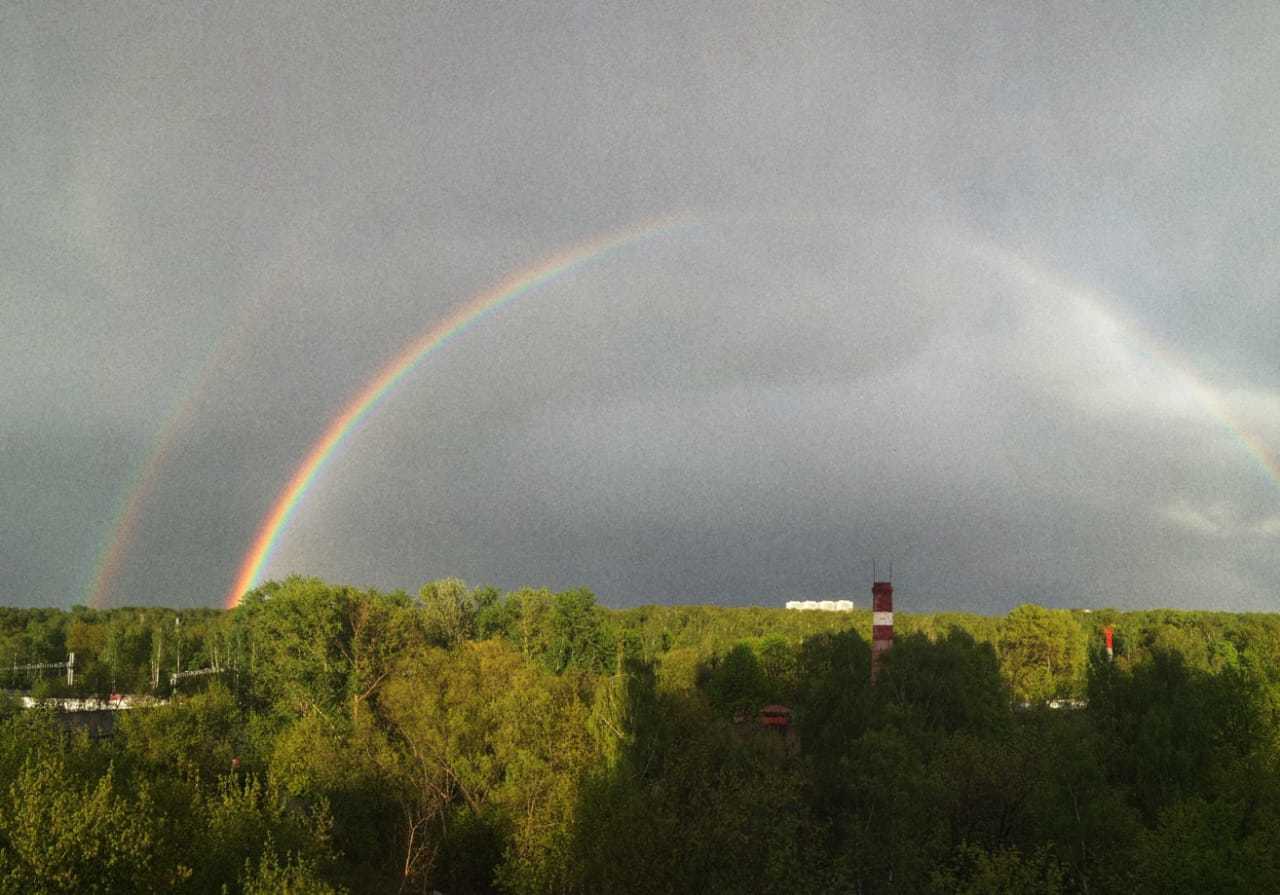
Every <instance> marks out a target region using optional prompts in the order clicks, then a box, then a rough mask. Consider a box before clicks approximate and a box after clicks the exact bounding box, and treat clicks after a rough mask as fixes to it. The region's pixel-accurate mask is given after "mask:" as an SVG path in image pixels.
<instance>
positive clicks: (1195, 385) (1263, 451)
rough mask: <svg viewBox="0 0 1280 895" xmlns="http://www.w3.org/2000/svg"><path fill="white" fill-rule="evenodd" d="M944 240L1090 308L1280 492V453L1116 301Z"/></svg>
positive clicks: (999, 253) (984, 245) (953, 237)
mask: <svg viewBox="0 0 1280 895" xmlns="http://www.w3.org/2000/svg"><path fill="white" fill-rule="evenodd" d="M943 238H944V243H943V244H944V245H945V246H951V247H958V248H961V249H962V250H963V251H965V252H967V253H969V254H970V255H973V256H975V257H977V258H980V259H981V260H983V261H985V262H987V263H989V264H993V265H995V266H996V267H997V268H999V269H1001V270H1003V271H1004V272H1005V273H1007V274H1009V275H1011V276H1013V277H1014V278H1015V279H1017V280H1019V281H1021V282H1022V283H1023V284H1024V285H1026V286H1028V287H1031V288H1033V289H1040V290H1044V291H1046V292H1048V293H1050V294H1056V295H1058V296H1065V297H1068V298H1070V299H1072V300H1074V301H1076V302H1077V303H1079V305H1080V306H1082V307H1084V308H1087V309H1088V310H1089V312H1090V313H1091V314H1093V315H1094V316H1095V317H1097V318H1098V319H1101V320H1103V321H1105V322H1106V323H1107V324H1108V326H1109V327H1110V328H1111V329H1113V330H1115V331H1116V332H1117V333H1119V334H1120V335H1121V336H1122V337H1123V338H1124V340H1125V341H1127V342H1128V343H1129V345H1130V346H1131V347H1133V348H1135V349H1136V350H1137V351H1138V352H1139V353H1141V354H1145V355H1146V356H1147V357H1149V358H1151V359H1152V360H1155V361H1157V362H1158V363H1159V364H1160V365H1161V367H1163V369H1164V370H1165V371H1166V374H1167V375H1168V376H1169V377H1171V378H1172V379H1174V380H1176V381H1177V382H1178V384H1179V385H1181V386H1182V387H1183V388H1184V389H1185V390H1186V391H1187V392H1189V393H1190V394H1191V395H1192V396H1194V398H1195V399H1196V401H1197V403H1199V404H1200V406H1201V407H1202V408H1203V409H1204V410H1205V411H1206V412H1207V413H1208V414H1209V415H1210V416H1211V417H1213V418H1214V419H1216V420H1217V421H1218V422H1219V423H1221V425H1222V426H1223V428H1224V429H1225V430H1226V431H1227V432H1229V433H1230V434H1231V435H1232V436H1233V437H1234V438H1235V439H1236V440H1237V441H1239V442H1240V443H1241V444H1242V445H1243V446H1244V448H1245V450H1246V451H1247V452H1248V453H1249V456H1251V457H1252V458H1253V459H1254V461H1255V462H1256V463H1257V464H1258V466H1259V467H1260V468H1261V469H1262V471H1263V472H1264V473H1266V475H1267V477H1268V478H1269V479H1270V480H1271V483H1272V484H1273V485H1275V486H1276V487H1278V488H1280V457H1277V456H1276V453H1275V452H1274V451H1273V450H1271V448H1270V447H1268V445H1267V444H1266V442H1265V441H1264V440H1263V438H1262V436H1261V435H1259V434H1258V433H1257V432H1254V431H1252V430H1251V429H1250V428H1249V427H1248V425H1247V424H1246V423H1245V421H1244V420H1242V419H1240V417H1239V416H1238V415H1237V414H1236V413H1235V412H1233V411H1232V410H1231V408H1230V406H1229V405H1228V404H1227V401H1226V400H1225V399H1224V398H1223V396H1222V395H1221V393H1220V392H1219V391H1218V389H1216V388H1214V387H1213V386H1212V385H1209V384H1208V383H1206V382H1205V381H1204V379H1203V377H1202V376H1201V375H1200V373H1199V372H1198V371H1197V370H1196V368H1195V366H1194V365H1193V364H1191V363H1190V362H1189V361H1187V360H1184V359H1182V358H1179V357H1178V356H1177V355H1176V354H1175V353H1174V352H1173V351H1172V350H1171V349H1169V348H1167V347H1166V346H1164V345H1162V344H1161V343H1160V342H1159V341H1158V340H1157V339H1156V338H1155V337H1154V336H1152V335H1150V334H1148V333H1146V332H1145V331H1143V329H1142V328H1141V327H1139V326H1138V325H1137V324H1136V323H1134V322H1132V321H1130V320H1126V319H1125V318H1124V316H1123V315H1122V314H1121V313H1120V312H1119V311H1118V310H1117V309H1116V307H1115V304H1116V303H1115V302H1114V301H1111V300H1109V299H1108V298H1107V297H1106V296H1104V295H1102V294H1101V293H1099V292H1097V291H1096V290H1093V289H1089V288H1087V287H1085V286H1081V285H1077V284H1073V283H1069V282H1067V281H1066V280H1065V279H1063V278H1061V277H1059V276H1057V275H1055V274H1054V273H1053V272H1051V271H1049V270H1048V269H1046V268H1044V267H1041V266H1039V265H1037V264H1035V263H1033V262H1031V261H1029V260H1028V259H1026V258H1024V257H1022V256H1020V255H1017V254H1015V253H1013V252H1010V251H1009V250H1008V249H1005V248H1003V247H1002V246H998V245H996V244H994V243H990V242H986V241H983V240H981V239H977V238H974V237H965V236H961V235H959V234H957V233H955V232H945V233H944V234H943Z"/></svg>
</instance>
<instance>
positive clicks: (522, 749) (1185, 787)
mask: <svg viewBox="0 0 1280 895" xmlns="http://www.w3.org/2000/svg"><path fill="white" fill-rule="evenodd" d="M859 603H862V604H863V605H865V598H863V600H860V601H859ZM895 622H896V631H895V642H894V645H893V648H892V650H891V651H890V652H889V653H888V655H887V661H886V662H885V664H884V666H883V667H882V668H881V669H880V671H879V673H878V675H877V677H876V679H875V682H874V684H873V683H872V681H871V675H870V655H871V653H870V646H869V641H870V634H871V613H870V611H868V610H867V609H865V608H864V609H857V610H854V611H852V612H797V611H786V610H783V609H780V608H779V609H773V608H763V607H717V606H704V605H682V606H670V605H660V606H645V607H640V608H633V609H625V610H615V609H609V608H606V607H604V606H601V605H600V604H599V603H597V601H596V599H595V597H594V595H593V594H592V593H590V592H589V591H586V590H572V591H566V592H562V593H552V592H549V591H547V590H536V589H521V590H515V591H511V592H507V593H503V592H500V591H498V590H495V589H492V588H473V587H469V586H467V585H466V584H464V583H463V582H460V581H457V580H453V579H446V580H442V581H435V582H431V583H429V584H427V585H425V586H424V587H423V588H422V589H421V591H420V592H419V593H418V594H416V595H411V594H407V593H404V592H394V593H382V592H378V591H373V590H367V589H360V588H354V587H346V586H338V585H333V584H329V583H326V582H323V581H319V580H315V579H307V578H290V579H288V580H286V581H283V582H271V583H267V584H265V585H262V586H260V587H258V588H257V589H255V590H253V591H251V592H250V593H248V594H247V595H246V596H245V598H244V600H243V601H242V602H241V603H240V604H239V605H238V606H237V607H236V608H235V609H233V610H230V611H225V612H224V611H220V610H208V609H189V610H181V611H174V610H170V609H162V608H119V609H111V610H94V609H89V608H86V607H82V606H76V607H73V608H72V609H71V610H70V611H62V610H58V609H13V608H7V609H0V687H2V688H3V694H0V895H8V893H26V895H40V893H70V892H76V893H85V892H169V891H172V892H184V893H186V892H189V893H245V895H258V893H269V892H270V893H277V892H289V893H353V895H354V893H366V892H367V893H374V892H378V893H384V892H406V893H408V892H415V893H417V892H423V893H426V892H432V891H439V892H443V893H447V895H455V893H488V892H501V893H528V895H533V893H604V892H618V893H631V892H634V893H670V892H709V893H720V892H724V893H730V892H732V893H742V892H761V893H772V892H777V893H808V892H812V893H835V892H848V893H882V892H903V893H916V892H919V893H975V895H976V893H1033V892H1034V893H1068V892H1070V893H1086V895H1099V893H1126V895H1128V893H1157V892H1160V893H1167V892H1206V893H1232V892H1240V893H1246V892H1247V893H1264V892H1278V891H1280V616H1277V615H1261V614H1231V613H1210V612H1186V611H1173V610H1153V611H1142V612H1120V611H1115V610H1107V609H1094V610H1092V611H1085V610H1072V611H1067V610H1051V609H1045V608H1042V607H1039V606H1036V605H1031V604H1027V605H1022V606H1019V607H1017V608H1016V609H1014V610H1012V611H1011V612H1009V613H1008V614H1007V615H1005V616H1003V617H985V616H976V615H965V614H945V613H943V614H913V613H909V612H906V613H904V612H899V613H898V614H897V616H896V618H895ZM1106 627H1111V628H1112V629H1113V631H1114V647H1115V648H1114V656H1113V657H1109V656H1108V655H1107V653H1106V650H1105V648H1104V641H1103V635H1102V632H1103V630H1104V628H1106ZM70 653H74V654H75V657H76V658H75V663H74V672H75V673H74V681H73V682H71V683H68V681H67V678H66V675H65V673H64V672H63V671H60V670H57V669H54V670H52V671H50V670H42V669H34V670H32V669H23V668H21V666H24V665H33V664H51V665H53V664H57V663H62V662H65V661H66V659H67V656H68V655H69V654H70ZM179 671H181V672H184V674H181V675H180V674H178V672H179ZM193 672H196V673H193ZM112 694H127V695H128V696H129V698H130V700H131V701H132V703H133V707H132V708H130V709H128V710H119V711H114V712H111V713H110V720H111V723H110V725H108V726H107V727H106V728H105V729H104V728H103V727H100V726H98V727H88V726H84V725H82V724H79V723H77V722H76V721H75V720H74V717H73V716H72V715H71V714H68V713H66V712H59V711H58V710H57V708H56V706H57V700H58V699H60V698H61V699H66V698H70V697H97V698H101V699H110V698H111V696H112ZM22 697H27V698H26V699H25V700H24V699H23V698H22ZM24 705H26V706H31V707H25V708H24ZM766 706H768V707H771V708H770V711H771V712H773V713H774V715H775V716H776V715H777V712H778V709H777V708H776V707H778V706H785V707H786V709H788V710H789V712H790V714H789V719H790V720H789V725H788V726H786V727H785V728H784V727H782V726H773V725H768V724H765V723H762V718H763V717H764V716H763V715H762V710H763V709H764V708H765V707H766ZM784 730H785V732H783V731H784Z"/></svg>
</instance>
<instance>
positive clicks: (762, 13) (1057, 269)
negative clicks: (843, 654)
mask: <svg viewBox="0 0 1280 895" xmlns="http://www.w3.org/2000/svg"><path fill="white" fill-rule="evenodd" d="M1278 83H1280V6H1277V5H1276V4H1274V3H1265V2H1259V3H1254V4H1249V3H1243V4H1221V3H1203V4H1191V3H1164V4H1158V3H1146V2H1144V3H1134V4H1126V3H1106V4H1081V3H1057V4H1028V3H1010V4H1007V5H1001V4H996V3H983V4H969V3H963V4H961V3H956V4H941V3H918V4H913V3H892V4H888V3H874V4H873V3H868V4H851V3H831V4H818V3H782V4H779V3H759V4H755V5H752V4H748V3H723V4H708V3H697V2H689V0H679V2H655V3H625V4H605V3H599V2H581V3H532V2H530V3H480V2H456V3H421V2H413V3H404V4H396V3H380V4H371V5H370V8H369V9H368V10H365V11H357V9H356V8H355V6H354V5H352V4H342V3H335V4H324V5H322V4H316V3H304V4H287V3H272V4H261V3H199V4H180V3H163V4H161V3H157V4H130V5H125V4H56V3H48V2H8V3H5V4H3V5H2V6H0V408H2V409H3V412H2V415H0V510H2V512H0V603H6V604H16V605H54V606H68V605H70V604H72V603H85V602H89V601H90V599H91V598H92V595H93V593H94V588H95V581H97V582H98V584H99V585H100V586H101V587H102V588H103V595H104V596H105V598H106V601H107V602H108V603H109V604H110V605H125V604H131V605H136V604H166V605H172V606H193V605H214V604H217V603H218V602H220V600H221V598H222V597H223V595H224V593H225V592H226V590H227V588H228V587H229V586H230V585H231V583H232V581H233V579H234V578H235V574H236V571H237V569H238V567H239V566H240V564H241V562H242V559H243V557H244V555H245V553H246V552H247V551H248V549H249V547H250V542H251V541H252V538H253V536H254V534H255V532H256V530H257V529H258V527H259V525H260V523H261V520H262V519H263V517H264V515H265V514H266V513H267V512H268V511H269V509H270V508H271V506H272V504H273V503H274V502H275V499H276V497H277V495H278V494H279V492H280V491H281V489H282V488H284V487H285V485H286V484H287V482H288V480H289V478H290V476H291V475H292V474H293V472H294V470H295V469H296V468H297V467H298V465H299V464H300V463H301V462H302V460H303V458H304V457H305V455H306V454H307V452H308V449H309V448H310V446H311V445H312V444H313V443H314V442H315V440H316V439H317V438H318V437H319V436H320V435H321V434H322V433H323V431H324V430H325V429H326V428H327V426H328V424H329V423H330V421H331V420H332V418H333V417H334V416H335V415H336V414H337V413H338V412H340V411H341V410H342V408H343V407H344V406H345V405H346V404H347V403H348V402H349V401H350V399H351V398H352V397H353V396H354V395H356V394H357V393H358V392H359V391H360V390H361V389H362V387H363V386H364V385H365V384H367V383H368V382H369V381H370V380H371V378H372V377H374V376H375V375H376V374H377V373H378V371H379V370H381V369H382V368H383V367H384V366H385V365H386V364H387V363H389V362H390V361H391V360H392V359H393V358H395V357H396V355H398V354H399V353H400V352H401V351H402V350H403V349H404V347H405V346H406V345H407V344H408V343H409V342H411V341H412V340H413V339H414V338H415V337H416V336H417V335H418V334H419V333H421V332H423V331H424V330H426V329H427V328H428V327H430V326H431V325H432V324H433V323H436V322H438V321H439V320H441V319H443V318H444V317H445V316H446V315H447V314H448V313H449V312H450V311H451V310H453V309H455V308H457V307H459V306H460V305H462V304H464V303H465V302H466V301H468V300H469V299H470V298H472V297H473V296H475V295H476V294H477V293H479V292H480V291H482V290H484V289H486V288H489V287H491V286H492V285H494V284H495V283H497V282H499V281H500V280H502V279H503V278H504V277H506V276H508V275H510V274H512V273H516V272H519V271H521V270H525V269H528V268H530V267H533V266H535V265H537V264H539V263H540V262H541V261H543V260H544V259H545V258H547V257H548V256H549V255H552V254H554V253H556V252H558V251H561V250H563V249H566V248H571V247H573V246H575V245H580V244H582V243H585V242H588V241H590V240H593V239H596V238H598V237H599V236H601V235H602V234H606V233H611V232H617V231H625V230H629V229H633V228H635V227H638V226H643V225H644V223H645V222H646V221H651V220H653V219H655V218H659V217H666V216H670V215H676V216H679V218H680V219H681V220H683V221H685V222H686V223H688V224H689V226H686V227H682V228H677V229H674V230H670V231H667V232H664V233H662V234H659V235H657V236H654V237H652V238H649V239H646V240H642V241H637V242H634V243H632V244H629V245H627V246H624V247H623V248H621V249H620V250H618V251H615V252H613V253H611V254H609V255H607V256H605V257H602V258H600V259H598V260H597V261H595V262H593V263H589V264H587V265H584V266H582V267H580V268H578V269H576V270H574V271H572V272H570V273H568V274H566V275H564V276H562V277H559V278H556V279H554V280H552V281H551V282H549V283H547V284H545V285H543V286H542V287H540V288H538V289H536V290H534V291H532V292H530V293H529V294H527V295H525V296H523V297H521V298H520V299H518V300H517V301H515V302H513V303H511V304H509V305H507V306H505V307H504V308H502V309H501V310H500V311H498V312H497V313H495V314H494V315H492V316H490V317H487V318H485V319H484V320H482V321H480V322H479V323H478V324H477V325H476V326H474V327H473V328H471V329H470V330H468V331H466V332H464V333H462V334H461V335H459V336H458V337H457V338H456V339H454V340H453V341H451V342H450V343H448V344H447V345H446V346H445V347H444V348H442V349H440V350H438V351H436V352H435V353H433V354H432V355H430V356H429V357H427V359H426V360H425V361H424V362H423V363H422V364H421V365H419V366H418V367H417V368H415V370H414V371H413V372H412V374H411V375H410V376H408V377H407V378H406V379H405V380H404V381H403V382H402V383H401V384H400V385H399V386H397V387H396V388H395V389H394V390H393V391H392V392H390V393H389V394H388V395H387V397H386V399H385V400H384V401H383V402H382V403H381V404H380V405H379V406H378V407H377V408H376V409H375V410H374V411H373V412H372V413H371V414H370V415H369V417H368V418H367V419H366V420H365V422H364V424H362V425H361V426H360V427H359V428H358V429H357V430H356V431H355V432H354V433H353V434H352V435H351V436H350V437H349V438H348V439H346V441H345V442H344V443H343V444H342V446H341V447H340V449H339V450H338V451H337V452H336V454H335V455H334V457H333V458H332V460H331V461H330V463H329V464H328V465H327V466H326V467H324V468H323V470H322V471H321V473H320V474H319V476H318V477H317V480H316V482H315V485H314V487H313V488H312V489H311V491H310V492H309V493H308V494H307V495H306V496H305V497H304V498H303V500H302V502H301V503H300V505H299V506H298V509H297V512H296V514H295V516H294V517H293V519H292V521H291V522H290V524H289V526H288V528H287V529H286V530H285V532H284V533H283V535H282V536H281V538H280V541H279V544H278V549H277V550H276V552H275V554H274V556H273V558H272V560H271V562H270V563H269V565H268V567H267V569H266V573H267V574H268V575H269V576H271V577H282V576H284V575H287V574H289V573H292V572H298V573H303V574H311V575H317V576H321V577H323V578H325V579H328V580H332V581H335V582H348V583H353V584H358V585H362V586H371V587H378V588H384V589H390V588H399V587H403V588H406V589H410V590H416V589H417V588H418V587H420V586H421V584H422V583H423V582H425V581H428V580H431V579H435V578H441V577H445V576H459V577H462V578H464V579H466V580H467V581H469V582H471V583H474V584H493V585H496V586H498V587H502V588H511V587H517V586H522V585H533V586H547V587H551V588H553V589H563V588H567V587H574V586H586V587H589V588H591V589H592V590H594V591H595V592H596V593H597V595H598V596H599V598H600V600H601V601H602V602H604V603H605V604H607V605H613V606H625V605H633V604H637V603H642V602H681V601H698V602H719V603H726V604H743V603H760V604H764V605H781V603H782V602H783V601H784V600H787V599H803V598H833V597H849V598H852V599H853V600H855V602H856V603H857V604H858V605H866V604H867V602H868V599H869V579H870V571H871V570H870V563H871V561H872V560H873V559H875V560H877V561H879V562H881V563H884V564H887V563H888V562H890V561H892V562H893V564H894V574H895V585H896V590H897V594H898V604H899V607H900V608H902V609H906V610H911V609H921V610H923V609H929V610H941V609H958V610H970V611H982V612H1003V611H1006V610H1007V609H1008V608H1010V607H1011V606H1014V605H1016V604H1018V603H1022V602H1028V601H1033V602H1039V603H1042V604H1045V605H1051V606H1101V605H1111V606H1119V607H1124V608H1139V607H1150V606H1175V607H1185V608H1208V609H1236V610H1269V611H1277V610H1280V468H1277V466H1276V463H1275V456H1276V454H1277V452H1278V451H1280V300H1278V299H1280V296H1278V295H1277V283H1280V241H1277V234H1280V203H1277V202H1276V196H1277V195H1280V91H1277V90H1276V85H1277V84H1278ZM153 461H154V462H153ZM131 500H132V501H133V506H134V510H135V512H134V514H133V519H132V521H133V526H132V528H131V529H130V530H129V531H128V532H127V535H128V536H127V537H126V536H124V535H125V534H126V533H124V532H122V530H121V528H120V524H119V523H120V520H121V516H122V513H124V510H125V509H126V508H127V507H128V506H130V501H131ZM113 545H114V546H113ZM112 551H114V560H113V562H114V566H113V568H112V569H111V572H110V574H109V575H105V576H104V575H103V574H102V573H101V569H102V563H103V562H104V557H106V556H108V555H109V554H112Z"/></svg>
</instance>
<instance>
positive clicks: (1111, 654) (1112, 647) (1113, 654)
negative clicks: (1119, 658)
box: [1102, 625, 1116, 660]
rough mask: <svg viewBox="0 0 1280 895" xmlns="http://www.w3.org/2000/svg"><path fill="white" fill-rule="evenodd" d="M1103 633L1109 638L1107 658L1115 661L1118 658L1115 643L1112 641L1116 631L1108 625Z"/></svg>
mask: <svg viewBox="0 0 1280 895" xmlns="http://www.w3.org/2000/svg"><path fill="white" fill-rule="evenodd" d="M1102 633H1103V635H1104V636H1105V637H1106V638H1107V658H1108V659H1110V660H1114V659H1115V657H1116V651H1115V643H1114V641H1113V639H1112V638H1113V637H1114V636H1115V633H1114V629H1112V627H1111V626H1110V625H1107V626H1106V628H1104V629H1103V631H1102Z"/></svg>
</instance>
